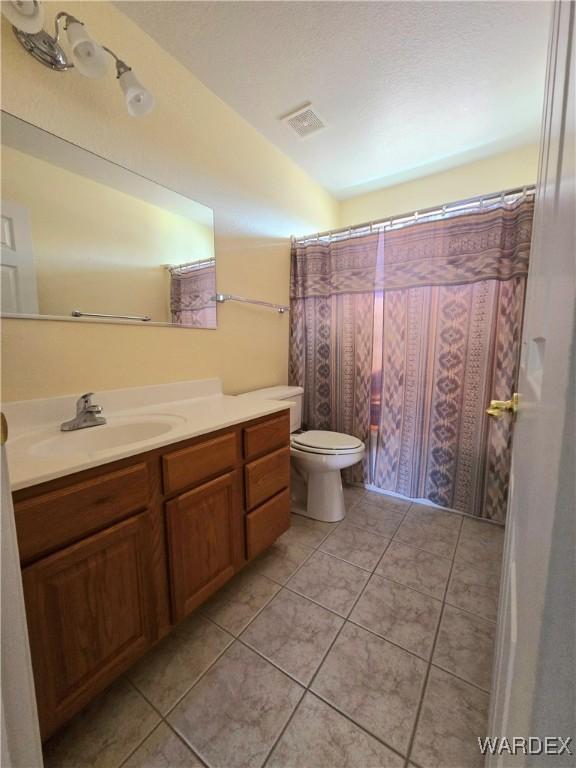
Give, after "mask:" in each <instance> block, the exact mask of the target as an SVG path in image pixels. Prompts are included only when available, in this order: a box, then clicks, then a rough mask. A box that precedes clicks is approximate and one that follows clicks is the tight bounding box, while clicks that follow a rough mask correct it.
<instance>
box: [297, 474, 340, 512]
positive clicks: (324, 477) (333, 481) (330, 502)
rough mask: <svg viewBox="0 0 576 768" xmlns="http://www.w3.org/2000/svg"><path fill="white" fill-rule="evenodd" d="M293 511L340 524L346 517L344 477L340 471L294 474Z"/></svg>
mask: <svg viewBox="0 0 576 768" xmlns="http://www.w3.org/2000/svg"><path fill="white" fill-rule="evenodd" d="M292 511H293V512H296V513H297V514H298V515H303V516H304V517H309V518H311V519H312V520H320V521H322V522H324V523H338V522H340V520H344V518H345V517H346V507H345V505H344V493H343V491H342V477H341V474H340V472H338V471H336V472H335V471H334V470H332V471H330V472H310V473H308V475H307V477H303V476H302V473H301V472H298V471H295V472H293V473H292Z"/></svg>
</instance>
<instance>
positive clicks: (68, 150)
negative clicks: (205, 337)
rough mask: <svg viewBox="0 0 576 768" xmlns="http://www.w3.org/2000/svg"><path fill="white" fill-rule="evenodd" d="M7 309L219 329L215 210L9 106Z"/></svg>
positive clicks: (4, 198)
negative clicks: (37, 123)
mask: <svg viewBox="0 0 576 768" xmlns="http://www.w3.org/2000/svg"><path fill="white" fill-rule="evenodd" d="M1 171H2V188H1V206H2V229H1V233H2V314H3V315H4V316H10V317H15V316H18V317H33V318H44V319H54V318H59V319H64V318H65V319H69V320H71V321H77V322H86V321H100V322H128V323H138V324H145V325H150V324H163V325H176V326H185V327H191V328H216V301H215V294H216V262H215V255H214V228H213V213H212V210H211V209H210V208H207V207H206V206H204V205H200V204H199V203H196V202H194V201H193V200H189V199H188V198H186V197H183V196H182V195H180V194H178V193H176V192H174V191H172V190H170V189H167V188H166V187H163V186H160V185H159V184H156V183H154V182H152V181H150V180H149V179H145V178H143V177H142V176H139V175H138V174H135V173H132V172H131V171H129V170H127V169H126V168H122V167H121V166H118V165H116V164H114V163H111V162H109V161H108V160H105V159H103V158H102V157H99V156H98V155H95V154H93V153H91V152H88V151H86V150H84V149H82V148H80V147H78V146H76V145H74V144H70V143H69V142H67V141H64V140H63V139H60V138H58V137H57V136H53V135H52V134H50V133H47V132H46V131H43V130H41V129H39V128H37V127H36V126H33V125H30V124H29V123H26V122H23V121H22V120H19V119H18V118H16V117H14V116H13V115H10V114H8V113H6V112H2V157H1Z"/></svg>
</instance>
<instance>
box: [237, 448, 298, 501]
mask: <svg viewBox="0 0 576 768" xmlns="http://www.w3.org/2000/svg"><path fill="white" fill-rule="evenodd" d="M245 481H246V508H247V509H253V508H254V507H257V506H258V505H259V504H262V502H264V501H267V499H271V498H272V496H275V495H276V494H277V493H278V492H279V491H282V490H283V489H284V488H288V487H289V486H290V448H282V449H280V450H279V451H275V452H274V453H270V454H268V456H263V457H262V458H261V459H257V460H256V461H252V462H250V464H247V465H246V468H245Z"/></svg>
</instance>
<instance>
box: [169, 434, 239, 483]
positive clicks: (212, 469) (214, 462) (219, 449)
mask: <svg viewBox="0 0 576 768" xmlns="http://www.w3.org/2000/svg"><path fill="white" fill-rule="evenodd" d="M237 460H238V446H237V440H236V433H235V432H230V433H229V434H227V435H221V436H220V437H215V438H213V439H212V440H204V441H203V442H201V443H198V445H193V446H191V447H190V448H182V450H180V451H174V452H173V453H168V454H166V455H165V456H163V457H162V470H163V475H164V490H165V491H166V493H173V492H174V491H179V490H181V489H183V488H187V487H189V486H191V485H197V484H198V483H201V482H202V481H203V480H208V479H210V478H211V477H214V476H215V475H219V474H222V473H224V472H226V471H227V470H229V469H232V467H234V465H235V464H236V461H237Z"/></svg>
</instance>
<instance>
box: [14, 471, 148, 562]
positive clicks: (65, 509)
mask: <svg viewBox="0 0 576 768" xmlns="http://www.w3.org/2000/svg"><path fill="white" fill-rule="evenodd" d="M149 496H150V490H149V482H148V467H147V466H146V464H135V465H134V466H132V467H126V468H125V469H119V470H117V471H116V472H108V473H106V474H105V475H100V476H98V477H94V478H91V479H90V480H85V481H84V482H81V483H75V484H73V485H70V486H68V487H66V488H60V489H58V490H57V491H52V492H50V493H44V494H42V495H40V496H36V497H34V498H33V499H27V500H25V501H20V502H18V503H17V504H15V508H14V512H15V517H16V530H17V533H18V545H19V549H20V559H21V560H22V562H27V561H29V560H32V558H35V557H37V556H39V555H42V554H45V553H48V552H52V551H54V550H56V549H60V548H61V547H64V546H65V545H67V544H70V543H72V542H73V541H77V540H78V539H80V538H82V537H83V536H86V535H88V534H90V533H93V532H94V531H97V530H100V529H101V528H105V527H106V526H108V525H110V524H111V523H114V522H116V521H117V520H122V519H123V518H125V517H128V515H129V514H131V513H134V512H139V511H141V510H143V509H145V508H146V507H147V506H148V500H149Z"/></svg>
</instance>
